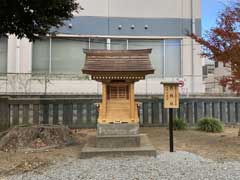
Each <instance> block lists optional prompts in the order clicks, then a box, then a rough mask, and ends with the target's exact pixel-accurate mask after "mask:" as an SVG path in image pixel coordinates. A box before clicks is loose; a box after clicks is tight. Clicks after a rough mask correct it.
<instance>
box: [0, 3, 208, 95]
mask: <svg viewBox="0 0 240 180" xmlns="http://www.w3.org/2000/svg"><path fill="white" fill-rule="evenodd" d="M79 3H80V4H81V6H82V7H83V9H84V10H81V11H80V12H79V13H75V15H74V18H72V19H71V20H69V21H67V22H65V26H63V27H59V28H54V29H52V30H51V33H49V35H48V36H46V37H44V38H42V40H36V41H34V42H29V41H28V39H21V40H19V39H16V37H15V36H8V37H3V38H1V44H0V47H1V48H0V49H1V51H0V57H1V59H0V61H1V64H0V72H1V73H2V76H1V80H0V81H1V82H2V85H0V86H1V87H0V90H1V91H5V92H29V93H43V92H45V93H46V92H47V93H81V94H96V93H97V94H99V93H101V87H100V85H99V84H98V83H96V82H94V81H91V80H90V79H89V77H86V76H85V75H83V74H82V72H81V69H82V67H83V65H84V61H85V55H84V53H83V49H109V50H110V49H111V50H114V49H115V50H120V49H123V50H124V49H145V48H152V54H151V55H150V58H151V62H152V64H153V67H154V69H155V73H154V75H149V76H148V77H147V79H146V80H143V81H139V82H138V83H136V85H135V86H136V87H135V89H136V93H137V94H161V93H162V91H163V89H162V85H161V84H160V82H161V81H162V80H166V79H171V80H172V79H177V80H182V81H184V87H182V88H181V90H180V91H181V92H182V93H187V94H190V93H203V92H204V89H205V88H204V83H203V78H202V62H201V58H200V55H199V54H200V45H199V44H197V43H196V42H195V41H193V40H191V38H189V37H188V36H187V33H191V32H193V33H196V34H198V35H201V0H168V1H164V0H149V1H145V0H121V1H120V0H79ZM6 73H8V75H7V76H6V77H5V76H4V74H6ZM5 81H6V83H5ZM4 83H5V84H6V85H5V86H4ZM8 83H9V84H8ZM46 86H47V87H46ZM69 87H71V88H69ZM4 88H5V89H4Z"/></svg>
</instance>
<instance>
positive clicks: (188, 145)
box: [141, 128, 240, 160]
mask: <svg viewBox="0 0 240 180" xmlns="http://www.w3.org/2000/svg"><path fill="white" fill-rule="evenodd" d="M141 132H143V133H147V134H148V136H149V137H150V140H151V142H152V143H153V145H154V146H155V148H157V149H158V150H159V151H168V150H169V137H168V129H167V128H142V129H141ZM174 145H175V150H176V151H188V152H192V153H196V154H199V155H201V156H203V157H206V158H209V159H213V160H240V137H239V136H238V128H225V130H224V132H223V133H206V132H201V131H197V130H186V131H174Z"/></svg>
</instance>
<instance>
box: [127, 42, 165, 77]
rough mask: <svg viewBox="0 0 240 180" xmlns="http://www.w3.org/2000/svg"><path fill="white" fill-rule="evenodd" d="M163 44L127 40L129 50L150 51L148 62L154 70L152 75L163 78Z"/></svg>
mask: <svg viewBox="0 0 240 180" xmlns="http://www.w3.org/2000/svg"><path fill="white" fill-rule="evenodd" d="M163 45H164V43H163V40H128V48H129V49H152V53H151V54H150V60H151V63H152V65H153V68H154V69H155V72H154V75H153V76H157V77H162V76H163V67H164V64H163V63H164V46H163Z"/></svg>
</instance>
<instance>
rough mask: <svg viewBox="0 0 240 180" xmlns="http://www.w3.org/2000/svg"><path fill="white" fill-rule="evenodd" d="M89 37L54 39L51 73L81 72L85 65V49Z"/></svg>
mask: <svg viewBox="0 0 240 180" xmlns="http://www.w3.org/2000/svg"><path fill="white" fill-rule="evenodd" d="M87 48H88V39H66V38H65V39H55V38H53V39H52V48H51V49H52V53H51V57H52V58H51V61H52V62H51V73H53V74H61V73H63V74H79V73H81V69H82V67H83V65H84V60H85V54H84V53H83V49H87Z"/></svg>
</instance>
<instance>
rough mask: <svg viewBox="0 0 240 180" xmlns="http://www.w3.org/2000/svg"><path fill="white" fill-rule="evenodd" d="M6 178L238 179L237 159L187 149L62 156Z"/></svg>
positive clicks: (61, 179)
mask: <svg viewBox="0 0 240 180" xmlns="http://www.w3.org/2000/svg"><path fill="white" fill-rule="evenodd" d="M6 179H9V180H28V179H29V180H30V179H34V180H35V179H36V180H37V179H39V180H40V179H44V180H53V179H54V180H68V179H69V180H70V179H71V180H75V179H87V180H88V179H91V180H142V179H144V180H153V179H154V180H155V179H156V180H159V179H164V180H167V179H168V180H170V179H174V180H176V179H184V180H186V179H188V180H190V179H194V180H196V179H199V180H200V179H204V180H207V179H211V180H212V179H217V180H228V179H234V180H235V179H236V180H239V179H240V162H216V161H212V160H207V159H204V158H202V157H200V156H197V155H195V154H192V153H188V152H175V153H168V152H166V153H160V154H158V156H157V157H156V158H153V157H139V156H132V157H121V158H110V157H109V158H92V159H85V160H83V159H73V158H69V159H66V160H65V161H64V162H58V163H56V164H55V165H52V166H50V167H47V168H45V169H42V170H38V171H35V172H29V173H25V174H21V175H15V176H11V177H7V178H6Z"/></svg>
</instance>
